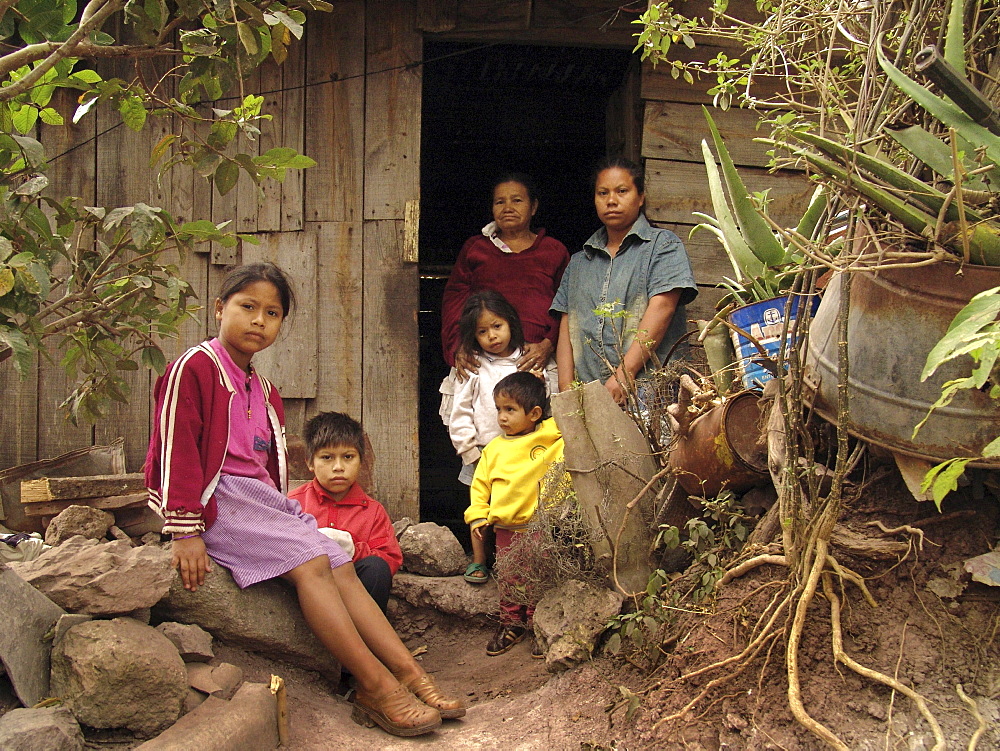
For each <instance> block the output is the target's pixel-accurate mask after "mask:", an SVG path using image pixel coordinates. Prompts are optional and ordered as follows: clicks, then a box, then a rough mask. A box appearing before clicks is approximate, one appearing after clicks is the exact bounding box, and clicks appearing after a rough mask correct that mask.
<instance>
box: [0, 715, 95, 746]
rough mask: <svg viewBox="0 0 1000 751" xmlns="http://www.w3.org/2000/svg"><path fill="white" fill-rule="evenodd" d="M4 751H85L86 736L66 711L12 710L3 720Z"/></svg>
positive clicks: (0, 736)
mask: <svg viewBox="0 0 1000 751" xmlns="http://www.w3.org/2000/svg"><path fill="white" fill-rule="evenodd" d="M0 748H2V749H4V751H38V750H39V749H45V751H81V749H83V748H84V740H83V733H82V732H80V724H79V723H78V722H77V721H76V718H75V717H73V713H72V712H70V711H69V710H68V709H67V708H66V707H44V708H41V709H12V710H11V711H10V712H8V713H7V714H5V715H4V716H3V717H0Z"/></svg>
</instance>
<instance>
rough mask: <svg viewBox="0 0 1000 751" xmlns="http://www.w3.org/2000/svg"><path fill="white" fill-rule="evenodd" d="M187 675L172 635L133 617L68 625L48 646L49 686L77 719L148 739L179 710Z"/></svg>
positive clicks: (185, 691) (87, 723)
mask: <svg viewBox="0 0 1000 751" xmlns="http://www.w3.org/2000/svg"><path fill="white" fill-rule="evenodd" d="M187 688H188V680H187V670H185V668H184V661H183V660H182V659H181V657H180V655H179V654H177V649H176V648H175V647H174V645H173V644H171V643H170V640H169V639H167V637H165V636H164V635H163V634H161V633H159V632H158V631H157V630H156V629H154V628H151V627H150V626H146V625H144V624H142V623H139V622H138V621H134V620H132V619H131V618H115V619H114V620H110V621H90V622H89V623H81V624H80V625H78V626H74V627H73V628H71V629H70V630H69V631H68V632H67V633H66V635H65V636H64V637H63V638H62V641H61V642H59V644H57V645H56V646H55V647H54V648H53V650H52V691H53V693H54V694H55V695H57V696H59V697H60V698H61V699H62V700H63V702H64V703H65V705H66V706H67V707H69V708H70V710H71V711H72V712H73V714H74V716H75V717H76V719H77V720H79V721H80V722H81V723H83V724H84V725H90V726H91V727H95V728H126V729H128V730H131V731H132V732H134V733H136V734H137V735H139V736H140V737H145V738H149V737H152V736H154V735H156V734H157V733H159V732H161V731H163V730H164V729H166V728H168V727H170V726H171V725H172V724H173V723H174V722H176V721H177V718H178V717H180V715H181V709H182V707H183V703H184V697H185V695H186V694H187Z"/></svg>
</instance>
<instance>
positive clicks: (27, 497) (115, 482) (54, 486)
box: [21, 472, 146, 503]
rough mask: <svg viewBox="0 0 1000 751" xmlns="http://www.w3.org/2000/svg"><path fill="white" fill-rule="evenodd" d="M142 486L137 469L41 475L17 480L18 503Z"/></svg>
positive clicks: (135, 489) (112, 492) (127, 490)
mask: <svg viewBox="0 0 1000 751" xmlns="http://www.w3.org/2000/svg"><path fill="white" fill-rule="evenodd" d="M145 487H146V486H145V476H144V475H143V474H142V473H141V472H132V473H131V474H127V475H90V476H86V477H41V478H39V479H37V480H22V481H21V503H42V502H45V501H70V500H74V499H79V498H99V497H105V496H117V495H125V494H127V493H138V492H140V491H142V490H143V489H144V488H145Z"/></svg>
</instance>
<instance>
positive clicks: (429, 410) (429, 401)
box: [419, 42, 634, 540]
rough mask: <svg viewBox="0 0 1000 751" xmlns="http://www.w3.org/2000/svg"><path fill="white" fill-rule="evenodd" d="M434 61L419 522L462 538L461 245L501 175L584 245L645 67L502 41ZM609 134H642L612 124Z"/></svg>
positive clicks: (610, 55) (428, 85) (563, 236)
mask: <svg viewBox="0 0 1000 751" xmlns="http://www.w3.org/2000/svg"><path fill="white" fill-rule="evenodd" d="M424 59H425V60H426V61H429V62H427V63H426V64H425V66H424V77H423V106H422V126H421V166H420V317H419V323H420V516H421V519H422V520H424V521H434V522H437V523H439V524H445V525H448V526H450V527H452V528H454V529H456V531H458V530H459V529H460V528H461V527H462V526H463V524H462V514H463V512H464V510H465V507H466V506H467V505H468V489H467V488H466V487H465V486H464V485H462V484H460V483H459V482H458V479H457V477H458V473H459V470H460V469H461V462H460V460H459V459H458V457H457V456H456V455H455V452H454V450H453V449H452V446H451V442H450V440H449V437H448V433H447V429H446V428H445V427H444V425H443V424H442V423H441V420H440V418H439V416H438V407H439V404H440V395H439V394H438V386H439V385H440V383H441V380H442V379H443V378H444V377H445V376H447V374H448V368H447V366H446V365H445V363H444V360H443V358H442V354H441V340H440V331H441V296H442V293H443V292H444V286H445V282H446V281H447V279H448V275H449V274H450V272H451V268H452V264H453V263H454V261H455V258H456V257H457V256H458V251H459V249H460V248H461V247H462V244H463V243H464V242H465V240H466V239H467V238H468V237H470V236H471V235H473V234H475V233H477V232H479V231H480V229H481V228H482V227H483V226H484V225H485V224H486V223H487V222H489V221H490V220H491V219H492V216H491V214H490V199H491V196H490V195H489V190H490V184H491V181H492V180H493V178H494V177H495V176H496V175H498V174H500V173H502V172H510V171H518V172H526V173H528V174H529V175H532V176H533V177H534V178H535V180H536V182H537V184H538V188H539V200H540V204H541V206H540V209H539V211H538V214H537V215H536V217H535V224H536V226H539V227H545V229H546V230H547V231H548V233H549V234H550V235H552V236H553V237H556V238H558V239H559V240H561V241H562V242H563V243H564V244H565V245H566V247H567V248H568V249H569V251H570V253H572V252H574V251H575V250H577V249H579V248H580V247H581V246H582V244H583V241H584V240H586V239H587V237H589V236H590V234H591V233H592V232H593V231H594V230H595V229H596V226H597V219H596V216H595V214H594V206H593V197H592V194H591V192H590V187H589V177H590V172H591V170H592V169H593V166H594V164H595V163H596V162H597V161H598V160H599V159H601V158H602V157H604V156H605V155H606V153H607V152H608V150H609V147H608V141H609V138H608V133H609V118H612V119H613V118H615V117H619V115H615V114H612V115H609V114H608V113H609V112H615V113H620V112H621V111H622V108H621V107H614V106H612V107H609V100H611V98H612V96H613V95H614V94H615V93H616V92H621V91H622V90H623V88H624V87H625V84H626V81H627V78H628V74H629V71H630V69H632V70H633V71H634V68H630V66H632V65H633V62H632V56H631V55H630V53H629V51H628V50H609V49H581V48H569V47H529V46H521V45H500V44H494V45H487V46H483V45H471V44H457V43H441V42H426V43H425V44H424ZM625 109H626V110H628V108H625ZM628 116H629V117H631V116H633V115H632V114H630V115H628ZM610 130H611V131H613V132H617V131H619V130H626V131H628V130H634V128H631V129H630V128H624V129H621V128H619V127H618V124H616V123H614V122H611V123H610ZM612 140H613V139H612ZM612 150H614V148H612ZM466 537H467V535H464V534H461V533H459V539H461V540H465V538H466Z"/></svg>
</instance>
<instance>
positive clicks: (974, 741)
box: [955, 683, 986, 751]
mask: <svg viewBox="0 0 1000 751" xmlns="http://www.w3.org/2000/svg"><path fill="white" fill-rule="evenodd" d="M955 691H956V692H958V698H959V699H961V700H962V701H963V702H965V704H966V706H967V707H968V708H969V711H970V712H971V713H972V716H973V717H975V718H976V723H977V727H976V732H975V733H973V734H972V737H971V738H970V739H969V745H968V747H967V749H968V751H976V746H978V745H979V739H980V738H982V737H983V733H985V732H986V720H984V719H983V715H982V714H981V713H980V712H979V705H977V704H976V702H975V700H974V699H972V698H970V697H969V696H968V695H967V694H966V693H965V689H963V688H962V684H961V683H958V684H956V685H955Z"/></svg>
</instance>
